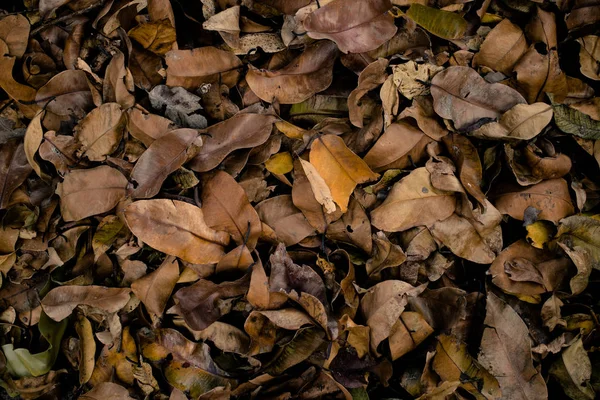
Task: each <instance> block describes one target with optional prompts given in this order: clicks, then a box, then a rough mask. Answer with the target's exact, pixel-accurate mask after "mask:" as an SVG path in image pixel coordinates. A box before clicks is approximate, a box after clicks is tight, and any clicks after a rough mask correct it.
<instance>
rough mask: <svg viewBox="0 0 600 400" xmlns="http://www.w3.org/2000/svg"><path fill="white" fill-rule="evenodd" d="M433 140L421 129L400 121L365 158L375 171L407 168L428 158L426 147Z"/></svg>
mask: <svg viewBox="0 0 600 400" xmlns="http://www.w3.org/2000/svg"><path fill="white" fill-rule="evenodd" d="M432 141H433V140H432V139H431V138H430V137H429V136H427V135H425V134H424V133H423V132H422V131H421V130H420V129H418V128H415V127H414V126H412V125H411V124H409V123H407V122H404V121H399V122H396V123H393V124H391V125H390V126H388V127H387V128H386V129H385V132H384V133H383V135H381V137H380V138H379V139H378V140H377V142H375V145H374V146H373V147H372V148H371V150H369V152H368V153H367V155H366V156H365V158H364V160H365V162H366V163H367V164H368V165H369V167H371V168H372V169H373V170H374V171H378V172H379V171H385V170H388V169H392V168H399V169H402V168H406V167H408V166H409V165H411V162H413V163H418V162H420V161H422V160H423V158H424V157H425V156H426V153H425V147H426V146H427V144H429V143H431V142H432Z"/></svg>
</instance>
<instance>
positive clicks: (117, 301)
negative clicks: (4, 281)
mask: <svg viewBox="0 0 600 400" xmlns="http://www.w3.org/2000/svg"><path fill="white" fill-rule="evenodd" d="M130 292H131V290H130V289H129V288H107V287H104V286H59V287H56V288H54V289H52V290H51V291H50V292H48V294H47V295H46V296H44V298H43V299H42V308H43V309H44V312H45V313H46V315H48V316H49V317H50V318H52V319H53V320H55V321H62V320H63V319H65V318H67V317H68V316H69V315H71V312H72V311H73V310H74V309H75V307H77V306H79V305H86V306H90V307H95V308H99V309H101V310H102V311H105V312H107V313H114V312H117V311H119V310H121V309H122V308H123V307H124V306H125V304H127V302H129V293H130Z"/></svg>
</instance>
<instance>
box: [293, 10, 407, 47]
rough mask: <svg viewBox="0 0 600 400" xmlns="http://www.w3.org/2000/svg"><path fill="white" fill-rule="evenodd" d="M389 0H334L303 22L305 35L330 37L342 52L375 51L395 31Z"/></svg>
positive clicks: (316, 37) (317, 37)
mask: <svg viewBox="0 0 600 400" xmlns="http://www.w3.org/2000/svg"><path fill="white" fill-rule="evenodd" d="M391 7H392V4H391V2H390V1H389V0H367V1H361V0H350V1H341V0H334V1H331V2H328V3H327V4H325V5H324V6H323V7H320V8H318V9H317V10H315V11H313V12H312V13H310V14H309V15H308V16H306V18H305V19H304V21H303V26H304V28H305V29H306V31H307V32H308V36H309V37H311V38H313V39H330V40H333V41H334V42H335V43H336V44H337V46H338V48H339V49H340V50H341V51H343V52H344V53H348V52H350V53H363V52H366V51H370V50H375V49H376V48H377V47H379V46H380V45H382V44H383V43H385V42H386V41H387V40H389V39H390V38H391V37H392V36H394V34H395V33H396V31H397V28H396V26H395V25H394V18H393V17H392V16H391V15H390V14H388V10H389V9H390V8H391Z"/></svg>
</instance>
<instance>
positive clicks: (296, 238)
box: [256, 195, 315, 246]
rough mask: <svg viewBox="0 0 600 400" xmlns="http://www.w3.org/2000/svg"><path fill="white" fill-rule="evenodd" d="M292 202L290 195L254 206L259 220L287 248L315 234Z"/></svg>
mask: <svg viewBox="0 0 600 400" xmlns="http://www.w3.org/2000/svg"><path fill="white" fill-rule="evenodd" d="M292 200H293V199H292V196H290V195H281V196H276V197H271V198H270V199H266V200H264V201H262V202H260V203H259V204H257V205H256V211H257V212H258V215H259V216H260V220H261V221H262V222H264V223H265V224H267V225H268V226H269V227H270V228H272V229H273V230H274V231H275V233H276V234H277V239H278V240H280V241H282V242H284V243H285V244H286V245H288V246H292V245H294V244H297V243H299V242H301V241H302V240H303V239H305V238H307V237H309V236H312V235H313V234H315V229H314V228H313V227H312V226H311V225H310V224H309V223H308V221H307V220H306V218H305V217H304V215H303V214H302V213H301V212H300V210H299V209H297V208H296V207H295V206H294V203H293V201H292Z"/></svg>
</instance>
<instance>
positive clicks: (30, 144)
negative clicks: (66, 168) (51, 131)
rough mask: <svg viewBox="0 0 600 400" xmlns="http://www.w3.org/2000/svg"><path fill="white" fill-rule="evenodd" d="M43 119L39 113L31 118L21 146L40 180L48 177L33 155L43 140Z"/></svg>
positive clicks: (42, 114)
mask: <svg viewBox="0 0 600 400" xmlns="http://www.w3.org/2000/svg"><path fill="white" fill-rule="evenodd" d="M43 117H44V113H43V112H40V113H38V114H36V115H35V117H33V119H32V120H31V122H29V125H28V126H27V130H26V131H25V138H24V140H23V142H24V143H23V145H24V149H25V156H26V157H27V162H29V165H31V167H32V168H33V170H34V171H35V173H36V174H37V175H38V176H39V177H40V178H47V177H48V176H47V175H46V174H45V173H42V169H41V167H40V165H39V164H38V162H37V161H36V159H35V153H36V152H37V151H38V149H39V148H40V145H41V144H42V140H43V139H44V130H43V128H42V118H43ZM40 156H41V154H40ZM0 208H1V207H0Z"/></svg>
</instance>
